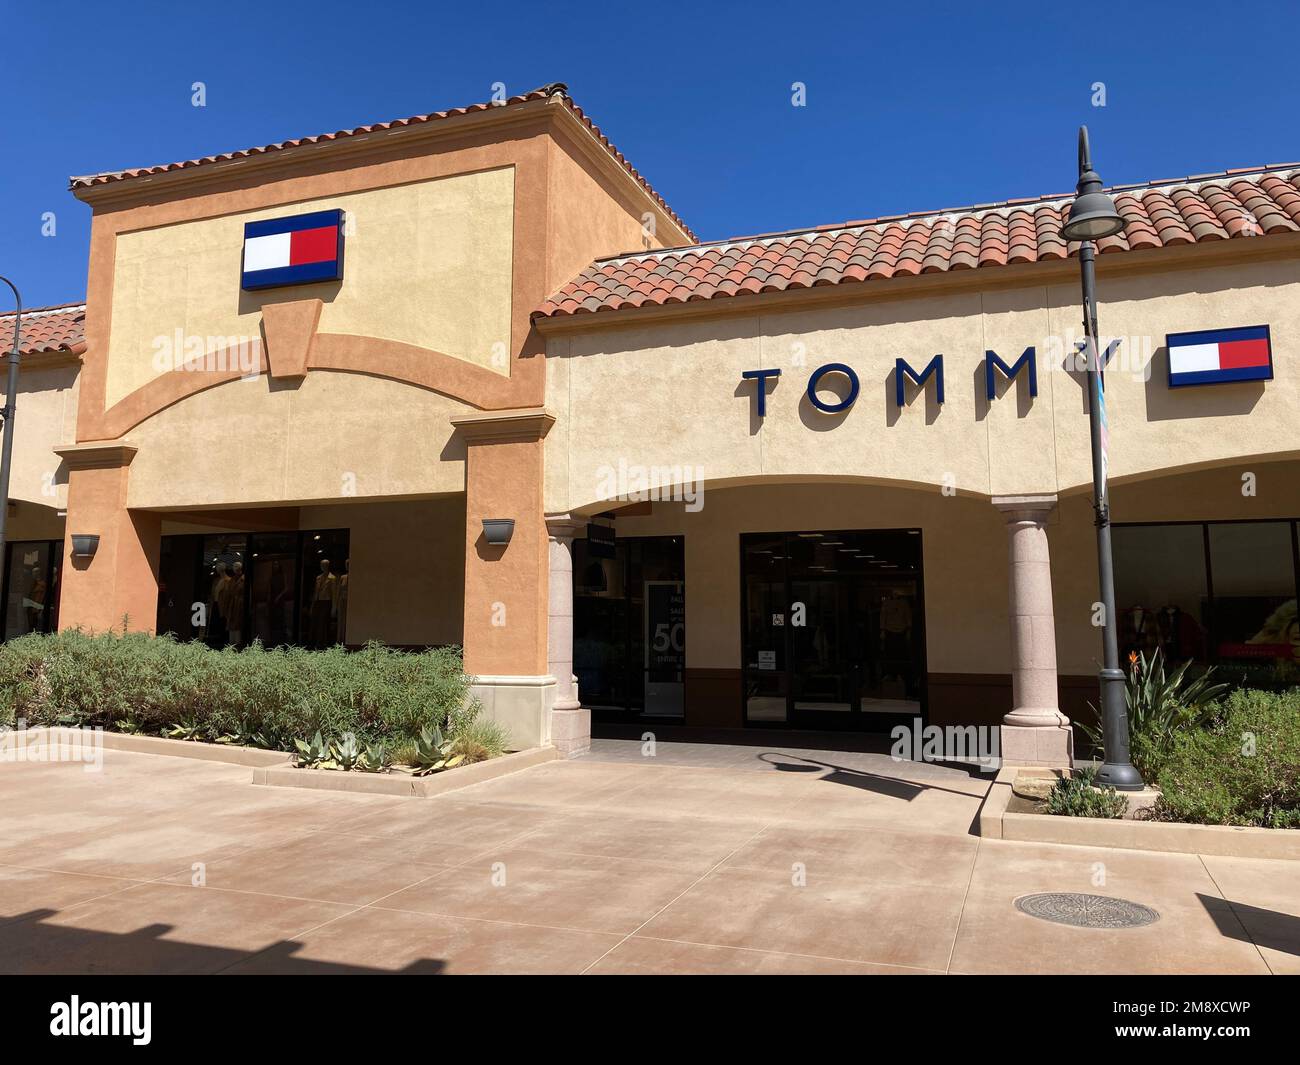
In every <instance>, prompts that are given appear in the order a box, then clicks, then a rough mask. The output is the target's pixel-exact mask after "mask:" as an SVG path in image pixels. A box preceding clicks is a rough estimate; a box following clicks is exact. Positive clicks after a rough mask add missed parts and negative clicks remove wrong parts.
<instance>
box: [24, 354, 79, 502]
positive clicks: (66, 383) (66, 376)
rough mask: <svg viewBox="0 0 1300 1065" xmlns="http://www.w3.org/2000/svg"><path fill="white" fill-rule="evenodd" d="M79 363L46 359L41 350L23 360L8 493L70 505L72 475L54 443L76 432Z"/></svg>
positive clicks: (63, 440) (31, 499) (36, 500)
mask: <svg viewBox="0 0 1300 1065" xmlns="http://www.w3.org/2000/svg"><path fill="white" fill-rule="evenodd" d="M79 368H80V364H79V363H77V362H75V361H72V360H70V359H65V360H59V361H57V362H53V363H49V362H46V363H45V364H43V363H42V361H41V359H40V357H39V356H37V357H33V358H32V359H30V360H29V361H28V362H27V364H26V365H25V366H23V368H22V372H21V374H20V375H19V378H18V399H17V414H16V416H15V419H14V451H13V466H12V469H11V471H10V474H9V498H10V499H16V500H24V501H28V502H30V503H33V504H38V505H39V506H41V507H47V508H52V509H55V510H62V509H64V508H65V507H66V506H67V504H68V478H67V474H66V472H65V471H63V470H62V469H61V468H60V465H61V463H60V459H59V457H58V455H56V454H55V453H54V448H55V447H56V446H57V445H59V444H64V443H67V442H68V441H69V440H72V439H74V438H75V437H74V434H75V432H76V424H77V371H78V369H79ZM21 509H22V510H23V511H31V510H32V509H33V508H32V507H22V508H21Z"/></svg>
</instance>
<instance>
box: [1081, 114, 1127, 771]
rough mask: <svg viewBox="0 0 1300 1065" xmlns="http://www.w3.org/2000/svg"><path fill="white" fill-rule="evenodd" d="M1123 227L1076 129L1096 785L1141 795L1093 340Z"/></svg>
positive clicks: (1083, 131) (1084, 138) (1102, 399)
mask: <svg viewBox="0 0 1300 1065" xmlns="http://www.w3.org/2000/svg"><path fill="white" fill-rule="evenodd" d="M1123 228H1124V219H1122V218H1121V217H1120V216H1119V212H1118V211H1117V210H1115V204H1114V202H1113V201H1112V200H1111V198H1110V197H1109V196H1107V195H1106V193H1104V192H1102V191H1101V178H1100V177H1098V176H1097V172H1096V171H1095V170H1093V169H1092V153H1091V152H1090V151H1089V148H1088V127H1087V126H1080V127H1079V184H1078V188H1077V190H1076V195H1075V200H1074V203H1073V205H1071V207H1070V217H1069V218H1068V219H1067V220H1066V223H1065V227H1064V230H1065V236H1066V239H1067V240H1077V241H1079V242H1080V245H1079V271H1080V273H1081V274H1082V280H1083V332H1084V336H1085V337H1086V341H1087V347H1086V358H1087V360H1088V362H1087V366H1088V430H1089V436H1090V437H1091V439H1092V496H1093V503H1092V505H1093V510H1094V511H1095V512H1096V524H1097V570H1098V577H1099V584H1100V586H1101V606H1102V612H1103V615H1102V629H1101V642H1102V667H1101V674H1100V679H1101V716H1102V738H1103V744H1104V746H1105V756H1104V761H1103V763H1102V767H1101V770H1100V771H1099V772H1098V773H1097V783H1098V784H1109V785H1110V786H1111V787H1113V788H1116V789H1117V790H1119V791H1141V790H1142V788H1143V783H1142V774H1140V773H1139V772H1138V771H1137V769H1136V768H1135V767H1134V765H1133V763H1132V762H1131V761H1130V760H1129V734H1128V707H1127V703H1126V699H1125V694H1124V673H1123V671H1122V670H1121V669H1120V667H1119V640H1118V636H1117V634H1116V631H1115V630H1116V627H1117V625H1116V622H1117V618H1116V616H1115V562H1114V557H1113V555H1112V554H1111V546H1110V499H1109V497H1108V495H1107V492H1106V450H1107V442H1106V391H1105V388H1104V387H1103V385H1102V379H1101V358H1100V354H1099V352H1098V343H1099V342H1098V338H1097V292H1096V274H1095V269H1094V259H1095V256H1096V249H1095V248H1094V247H1093V241H1095V240H1099V239H1101V238H1102V237H1109V236H1111V235H1113V234H1115V233H1118V232H1119V231H1120V230H1121V229H1123Z"/></svg>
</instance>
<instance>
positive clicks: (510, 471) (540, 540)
mask: <svg viewBox="0 0 1300 1065" xmlns="http://www.w3.org/2000/svg"><path fill="white" fill-rule="evenodd" d="M452 422H453V424H454V425H455V426H456V428H457V430H458V431H459V432H460V434H461V435H462V436H463V437H464V438H465V442H466V445H467V446H466V457H465V629H464V632H465V636H464V642H465V669H466V671H467V672H469V673H472V674H476V675H525V676H541V675H543V674H545V673H546V668H547V616H546V610H547V599H548V597H547V592H548V585H547V581H548V579H549V565H548V550H549V541H548V538H547V531H546V519H545V516H544V514H543V509H542V507H543V499H542V469H543V466H542V462H543V450H542V449H543V440H544V439H545V437H546V434H547V432H548V431H549V430H550V428H551V426H552V425H553V424H554V423H555V416H554V415H553V414H551V413H550V412H549V411H547V410H545V409H544V408H541V407H528V408H523V409H518V410H510V411H491V412H488V411H485V412H483V413H480V414H469V415H465V416H464V417H460V418H454V419H452ZM485 518H513V519H514V522H515V528H514V535H513V537H512V538H511V540H510V543H509V544H507V545H506V546H504V547H494V546H492V545H490V544H488V543H487V541H486V539H485V537H484V535H483V520H484V519H485Z"/></svg>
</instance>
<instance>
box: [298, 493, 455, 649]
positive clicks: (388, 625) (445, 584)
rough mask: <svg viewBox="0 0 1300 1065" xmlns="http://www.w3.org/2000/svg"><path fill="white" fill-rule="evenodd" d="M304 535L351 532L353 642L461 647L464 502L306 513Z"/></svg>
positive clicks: (350, 623) (331, 508)
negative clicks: (308, 531) (309, 532)
mask: <svg viewBox="0 0 1300 1065" xmlns="http://www.w3.org/2000/svg"><path fill="white" fill-rule="evenodd" d="M299 526H300V528H303V529H348V530H349V542H348V544H349V550H350V551H351V558H350V564H351V565H350V571H349V572H350V577H349V581H348V637H347V638H348V642H349V643H364V642H365V641H367V640H380V641H382V642H384V643H389V644H398V645H419V644H452V643H454V644H458V643H460V642H461V634H462V631H463V627H464V617H463V609H462V602H463V599H462V594H463V592H462V590H463V587H464V581H465V551H464V539H465V497H464V495H456V496H448V497H444V498H440V499H426V500H410V501H403V502H392V503H374V504H364V503H363V504H346V503H344V504H337V505H332V506H316V507H303V508H302V511H301V513H300V521H299Z"/></svg>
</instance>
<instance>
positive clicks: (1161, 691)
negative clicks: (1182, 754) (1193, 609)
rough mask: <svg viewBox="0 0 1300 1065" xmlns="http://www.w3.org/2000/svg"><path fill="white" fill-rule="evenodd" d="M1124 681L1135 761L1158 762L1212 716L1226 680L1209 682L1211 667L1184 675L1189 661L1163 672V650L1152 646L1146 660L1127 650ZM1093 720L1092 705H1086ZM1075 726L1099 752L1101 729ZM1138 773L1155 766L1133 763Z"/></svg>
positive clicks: (1101, 749)
mask: <svg viewBox="0 0 1300 1065" xmlns="http://www.w3.org/2000/svg"><path fill="white" fill-rule="evenodd" d="M1128 663H1129V668H1128V681H1127V684H1126V685H1125V689H1124V699H1125V702H1126V703H1127V706H1128V724H1129V735H1130V736H1131V737H1132V741H1133V748H1134V757H1135V759H1138V758H1142V757H1143V756H1146V758H1154V759H1156V760H1159V759H1160V758H1161V757H1162V756H1163V754H1164V752H1166V751H1167V750H1169V748H1170V746H1171V745H1172V743H1173V741H1174V737H1175V736H1177V735H1178V734H1179V733H1182V732H1187V731H1189V730H1192V729H1198V728H1202V727H1204V726H1205V725H1206V724H1208V723H1209V721H1210V719H1211V718H1212V717H1213V716H1214V712H1215V700H1217V699H1218V698H1219V697H1220V696H1221V695H1223V694H1224V693H1225V692H1227V691H1228V689H1229V688H1230V687H1231V685H1229V684H1222V683H1211V674H1213V673H1214V668H1213V667H1211V668H1209V669H1207V670H1206V671H1205V672H1204V673H1201V674H1198V675H1196V676H1193V677H1189V676H1188V675H1187V670H1188V667H1190V666H1191V664H1192V662H1191V659H1188V660H1187V661H1186V662H1184V663H1183V664H1182V665H1181V666H1179V667H1178V668H1177V669H1175V670H1174V671H1173V672H1172V673H1167V672H1166V670H1165V656H1164V652H1163V651H1161V650H1160V649H1159V648H1157V649H1156V650H1155V651H1154V652H1153V653H1152V655H1151V657H1150V658H1148V657H1147V656H1146V655H1145V654H1140V653H1138V652H1136V651H1135V652H1133V653H1132V654H1130V655H1129V657H1128ZM1088 705H1089V706H1090V707H1091V709H1092V711H1093V713H1094V714H1097V717H1098V720H1100V718H1101V715H1100V713H1098V711H1097V708H1096V707H1095V706H1093V705H1092V704H1091V703H1089V704H1088ZM1080 728H1082V729H1083V731H1084V732H1085V733H1086V734H1087V736H1088V738H1089V739H1090V740H1091V741H1092V742H1093V743H1094V744H1095V745H1096V747H1097V750H1098V751H1099V752H1102V753H1104V747H1103V745H1102V734H1101V730H1100V729H1098V728H1096V727H1095V726H1089V725H1083V724H1080ZM1138 768H1139V769H1140V770H1142V771H1143V772H1148V771H1149V770H1151V769H1153V768H1155V767H1154V766H1151V765H1139V766H1138Z"/></svg>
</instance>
